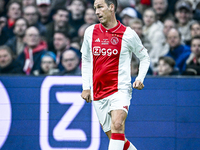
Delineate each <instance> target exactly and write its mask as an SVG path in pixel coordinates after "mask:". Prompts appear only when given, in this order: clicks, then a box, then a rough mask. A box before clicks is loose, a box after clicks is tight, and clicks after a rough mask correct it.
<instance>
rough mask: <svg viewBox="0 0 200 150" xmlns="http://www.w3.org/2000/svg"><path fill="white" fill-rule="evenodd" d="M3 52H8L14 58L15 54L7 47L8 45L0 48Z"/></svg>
mask: <svg viewBox="0 0 200 150" xmlns="http://www.w3.org/2000/svg"><path fill="white" fill-rule="evenodd" d="M1 50H6V51H7V52H8V53H9V54H10V55H11V57H12V59H13V58H14V53H13V51H12V50H11V49H10V47H8V46H6V45H2V46H0V51H1Z"/></svg>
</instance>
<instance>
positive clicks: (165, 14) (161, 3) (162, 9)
mask: <svg viewBox="0 0 200 150" xmlns="http://www.w3.org/2000/svg"><path fill="white" fill-rule="evenodd" d="M152 4H153V9H154V10H155V11H156V15H157V19H158V20H160V21H161V22H164V20H165V19H167V18H168V19H169V18H170V19H174V17H173V15H172V13H171V12H169V11H168V9H167V8H168V0H152Z"/></svg>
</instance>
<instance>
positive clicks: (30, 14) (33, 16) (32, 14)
mask: <svg viewBox="0 0 200 150" xmlns="http://www.w3.org/2000/svg"><path fill="white" fill-rule="evenodd" d="M24 18H25V19H26V20H27V22H28V25H29V26H35V27H36V28H37V29H38V30H39V32H40V35H42V36H44V35H45V33H46V28H45V26H44V25H42V24H41V23H40V22H39V21H38V11H37V8H36V6H26V7H25V8H24Z"/></svg>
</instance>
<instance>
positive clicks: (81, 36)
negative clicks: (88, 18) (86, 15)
mask: <svg viewBox="0 0 200 150" xmlns="http://www.w3.org/2000/svg"><path fill="white" fill-rule="evenodd" d="M89 26H90V25H89V24H83V25H82V26H81V27H80V28H79V30H78V38H79V39H80V45H82V42H83V37H84V33H85V30H86V29H87V28H88V27H89Z"/></svg>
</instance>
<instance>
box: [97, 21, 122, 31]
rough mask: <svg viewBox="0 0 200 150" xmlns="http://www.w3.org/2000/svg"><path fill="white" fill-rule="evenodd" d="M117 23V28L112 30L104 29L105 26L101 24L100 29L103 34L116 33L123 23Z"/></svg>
mask: <svg viewBox="0 0 200 150" xmlns="http://www.w3.org/2000/svg"><path fill="white" fill-rule="evenodd" d="M117 23H118V24H117V25H116V26H115V27H113V28H111V29H106V28H104V26H103V25H102V24H101V23H100V24H99V28H100V30H101V32H106V31H107V32H111V33H114V32H116V31H117V30H118V29H119V28H120V27H121V23H120V22H119V20H117Z"/></svg>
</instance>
